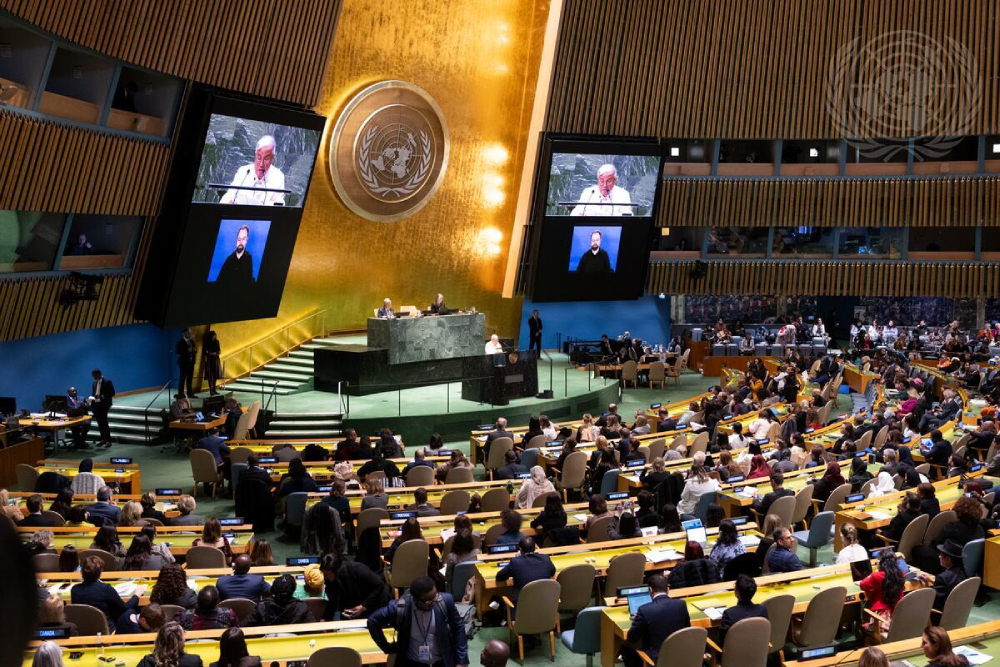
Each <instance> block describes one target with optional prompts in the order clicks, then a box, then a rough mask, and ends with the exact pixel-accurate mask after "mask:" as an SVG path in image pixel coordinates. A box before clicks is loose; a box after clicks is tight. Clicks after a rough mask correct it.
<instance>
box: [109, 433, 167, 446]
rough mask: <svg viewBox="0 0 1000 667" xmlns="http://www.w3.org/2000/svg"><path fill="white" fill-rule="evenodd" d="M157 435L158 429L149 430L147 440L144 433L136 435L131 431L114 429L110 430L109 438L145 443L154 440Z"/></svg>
mask: <svg viewBox="0 0 1000 667" xmlns="http://www.w3.org/2000/svg"><path fill="white" fill-rule="evenodd" d="M159 435H160V433H159V431H156V432H153V431H150V432H149V439H148V440H147V439H146V436H145V434H143V435H136V434H132V433H115V432H114V431H112V432H111V439H112V440H117V441H118V442H135V443H141V444H147V443H149V442H152V441H153V440H155V439H156V438H157V437H158V436H159Z"/></svg>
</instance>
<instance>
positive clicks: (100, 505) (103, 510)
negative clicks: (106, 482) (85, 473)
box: [87, 486, 122, 526]
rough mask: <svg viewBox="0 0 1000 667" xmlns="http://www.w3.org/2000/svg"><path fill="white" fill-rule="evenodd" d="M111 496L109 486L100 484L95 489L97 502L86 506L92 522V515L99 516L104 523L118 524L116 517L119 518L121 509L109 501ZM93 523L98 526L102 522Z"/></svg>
mask: <svg viewBox="0 0 1000 667" xmlns="http://www.w3.org/2000/svg"><path fill="white" fill-rule="evenodd" d="M113 497H114V496H113V494H112V493H111V488H110V487H107V486H102V487H101V488H99V489H98V490H97V502H96V503H94V504H93V505H88V506H87V512H89V513H90V519H91V522H92V523H93V519H94V517H101V519H102V520H103V522H104V523H110V524H112V525H116V526H117V525H118V519H120V518H121V515H122V511H121V509H120V508H119V507H118V506H116V505H114V504H113V503H112V502H111V500H112V498H113ZM94 525H95V526H99V525H102V524H98V523H94Z"/></svg>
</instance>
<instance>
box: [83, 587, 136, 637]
mask: <svg viewBox="0 0 1000 667" xmlns="http://www.w3.org/2000/svg"><path fill="white" fill-rule="evenodd" d="M70 601H71V602H72V603H73V604H89V605H90V606H91V607H96V608H97V609H100V610H101V612H102V613H103V614H104V615H105V616H107V618H108V625H109V626H110V627H111V629H112V630H113V629H114V627H115V621H117V620H118V617H119V616H121V615H122V614H124V613H125V611H126V610H128V609H129V608H131V607H136V606H138V605H139V598H137V597H136V596H134V595H133V596H132V598H131V599H130V600H129V601H128V602H122V599H121V596H120V595H118V593H116V592H115V589H114V587H112V586H110V585H108V584H106V583H104V582H103V581H94V582H90V583H88V582H81V583H79V584H76V585H75V586H73V588H71V589H70Z"/></svg>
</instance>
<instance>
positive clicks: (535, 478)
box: [516, 466, 556, 509]
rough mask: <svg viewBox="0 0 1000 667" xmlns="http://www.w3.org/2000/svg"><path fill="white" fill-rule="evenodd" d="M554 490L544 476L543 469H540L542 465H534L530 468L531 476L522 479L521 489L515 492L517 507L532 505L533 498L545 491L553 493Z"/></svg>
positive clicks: (522, 507) (542, 494)
mask: <svg viewBox="0 0 1000 667" xmlns="http://www.w3.org/2000/svg"><path fill="white" fill-rule="evenodd" d="M555 491H556V489H555V487H554V486H552V482H550V481H549V480H548V479H546V478H545V471H544V470H542V467H541V466H535V467H534V468H532V469H531V477H530V478H529V479H526V480H524V484H522V485H521V490H520V491H518V492H517V502H516V504H517V507H518V509H527V508H529V507H533V506H534V503H535V498H537V497H538V496H544V495H545V494H547V493H555Z"/></svg>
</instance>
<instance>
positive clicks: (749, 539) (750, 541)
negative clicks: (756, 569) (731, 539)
mask: <svg viewBox="0 0 1000 667" xmlns="http://www.w3.org/2000/svg"><path fill="white" fill-rule="evenodd" d="M740 542H742V543H743V546H745V547H746V548H747V549H752V548H754V547H756V546H757V545H758V544H760V538H759V537H757V536H756V535H740Z"/></svg>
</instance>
